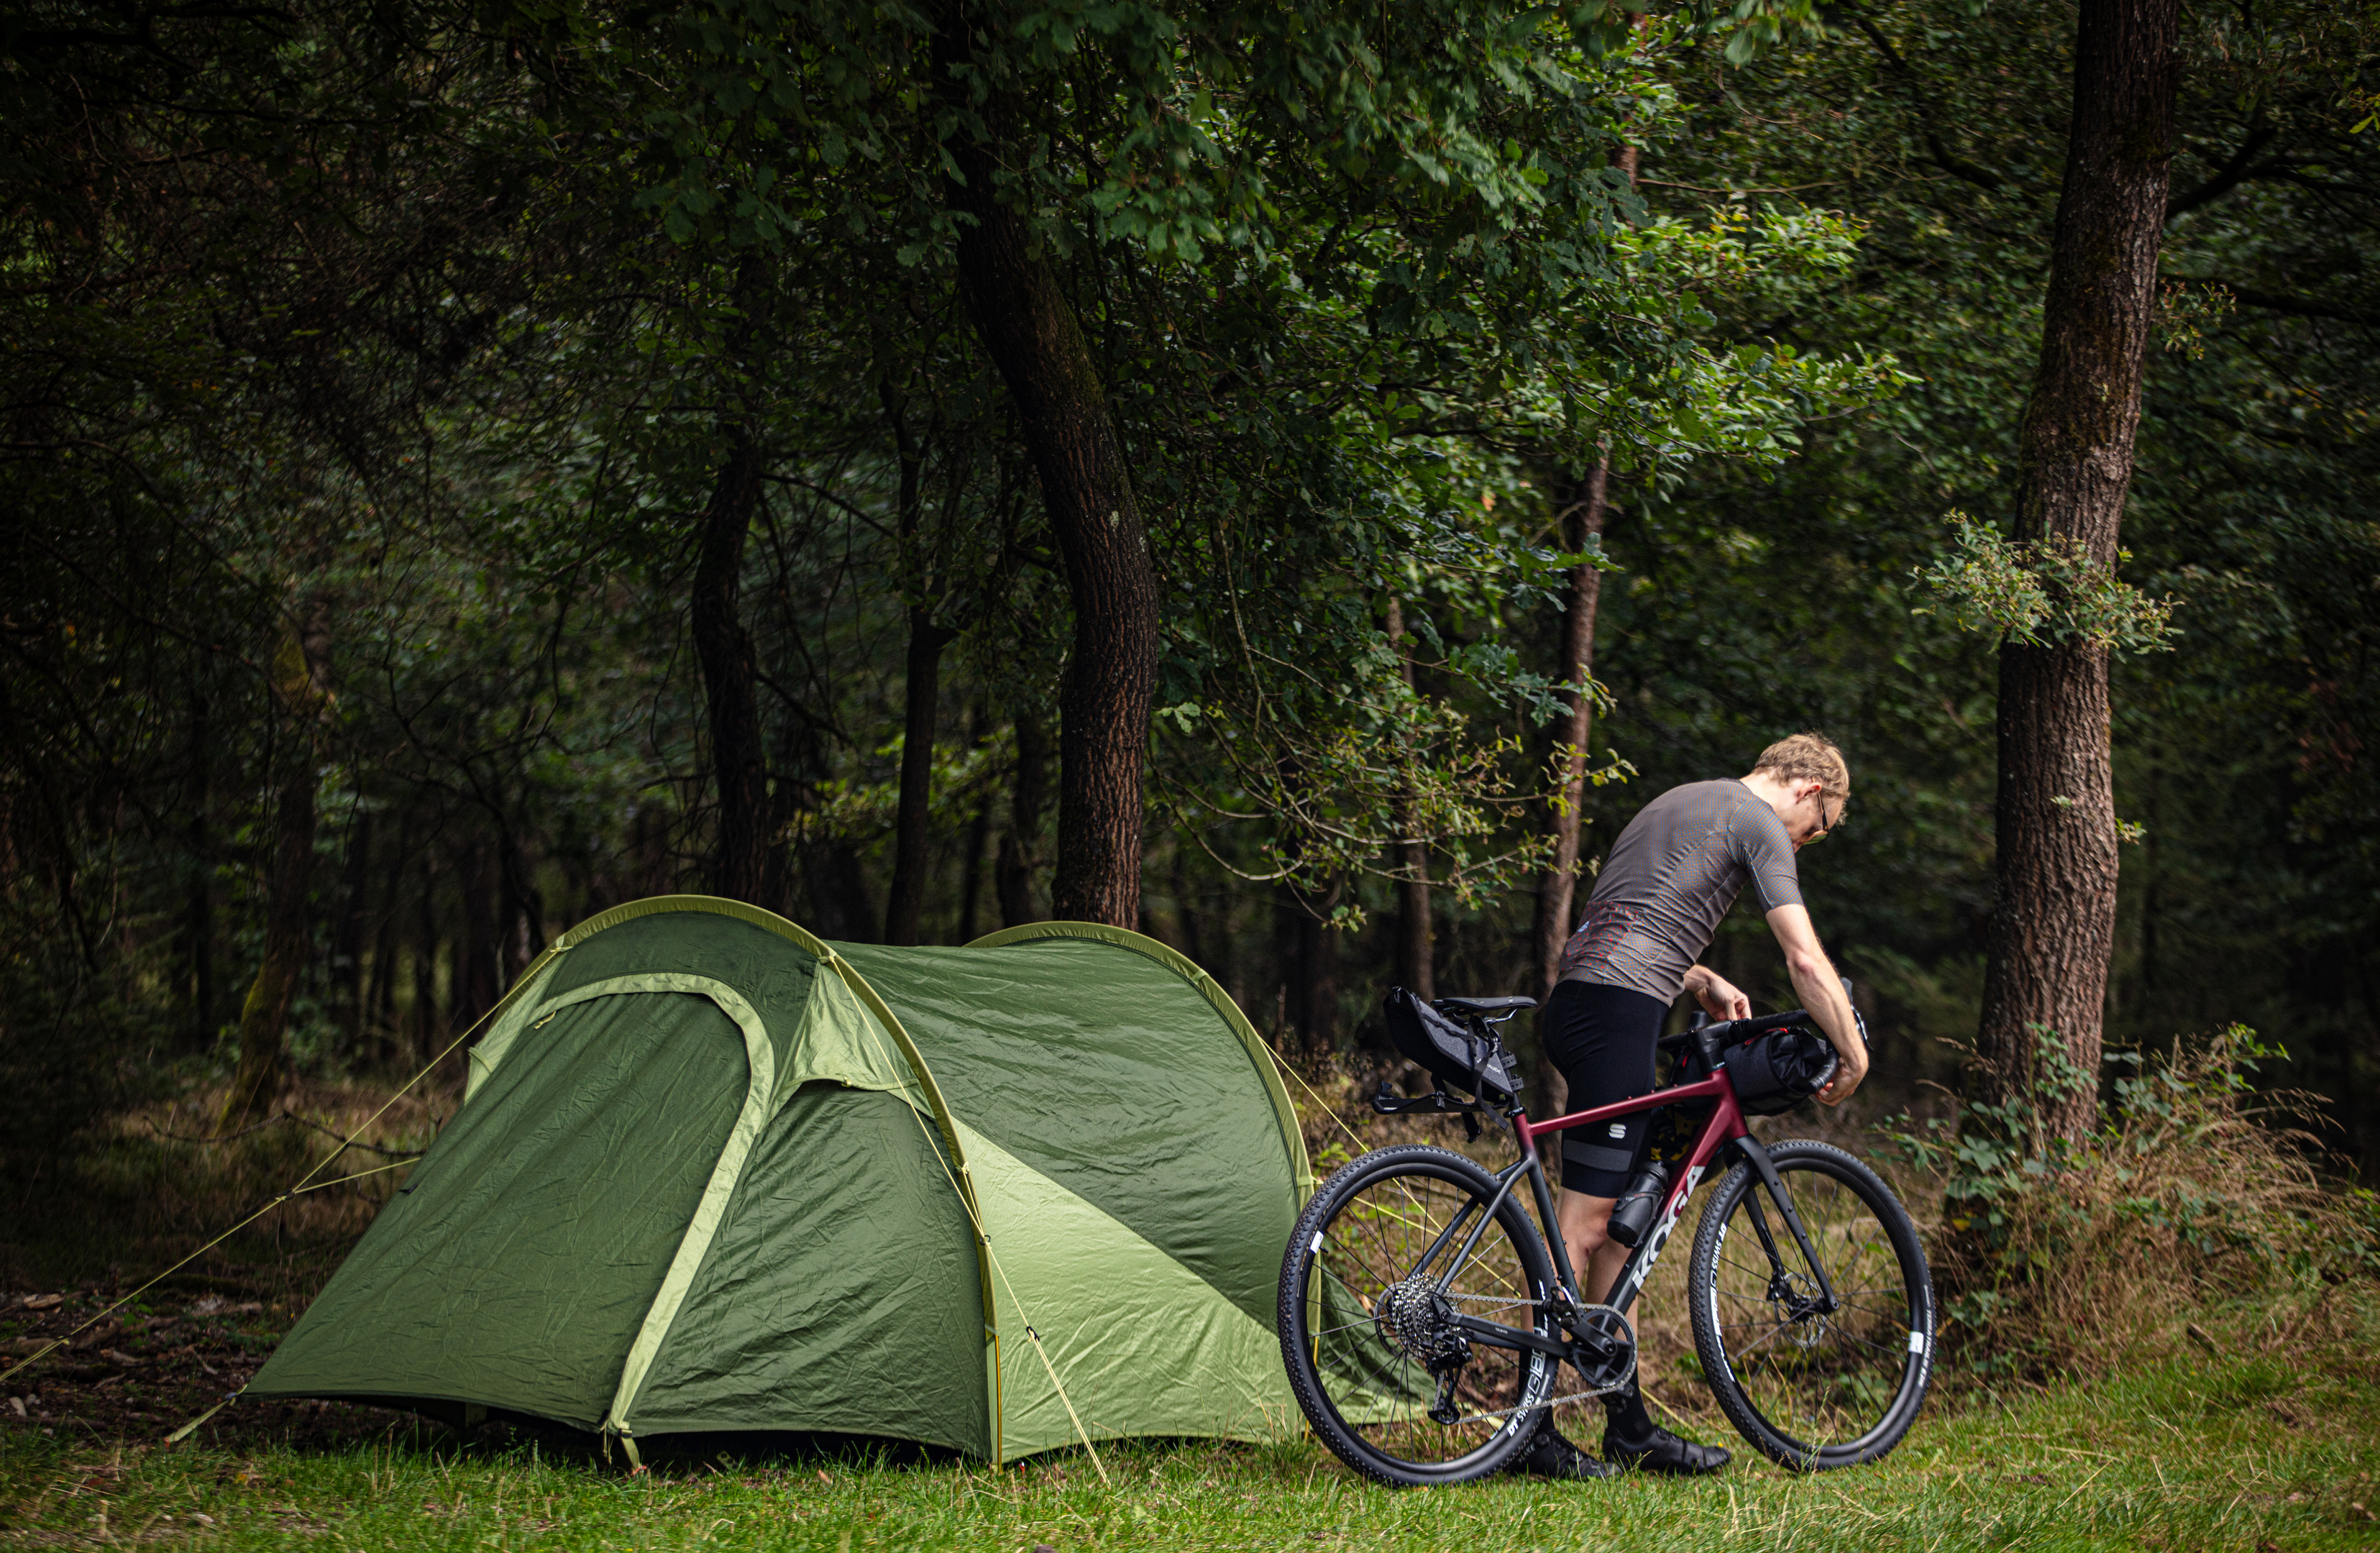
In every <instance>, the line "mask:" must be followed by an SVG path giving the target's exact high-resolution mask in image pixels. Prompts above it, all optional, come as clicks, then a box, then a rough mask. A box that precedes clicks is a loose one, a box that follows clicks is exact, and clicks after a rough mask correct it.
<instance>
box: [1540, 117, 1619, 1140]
mask: <svg viewBox="0 0 2380 1553" xmlns="http://www.w3.org/2000/svg"><path fill="white" fill-rule="evenodd" d="M1617 164H1618V166H1619V168H1620V170H1621V174H1622V175H1624V176H1626V177H1627V179H1628V181H1629V183H1630V184H1632V185H1633V184H1634V183H1635V181H1636V148H1635V147H1634V146H1622V147H1621V148H1620V154H1619V156H1618V158H1617ZM1610 489H1611V449H1610V446H1609V443H1606V444H1605V445H1604V446H1603V447H1602V449H1601V450H1600V451H1599V452H1598V453H1597V455H1596V460H1595V467H1594V468H1593V469H1591V470H1589V471H1588V472H1587V476H1586V478H1585V479H1584V480H1581V481H1580V482H1578V483H1577V484H1576V485H1574V486H1572V487H1570V488H1568V489H1567V490H1565V491H1563V492H1562V512H1561V523H1562V546H1563V548H1564V549H1566V550H1570V551H1573V552H1577V551H1582V550H1585V548H1586V546H1587V541H1588V540H1590V539H1593V538H1595V537H1597V536H1599V535H1601V534H1602V532H1603V525H1604V520H1605V519H1606V518H1607V517H1608V516H1609V510H1610V509H1609V493H1610ZM1602 597H1603V572H1602V570H1601V568H1599V567H1597V566H1595V565H1592V564H1581V565H1578V566H1574V567H1573V568H1572V569H1571V574H1570V597H1569V599H1568V600H1566V601H1564V603H1563V605H1562V626H1561V658H1560V661H1559V662H1557V663H1556V664H1555V666H1554V668H1555V673H1554V677H1555V678H1556V679H1557V680H1559V681H1560V682H1561V683H1563V684H1565V685H1569V686H1574V687H1575V688H1573V690H1572V691H1571V692H1570V694H1569V696H1568V697H1567V698H1566V699H1565V702H1564V706H1563V712H1562V716H1561V717H1560V720H1558V721H1557V722H1556V723H1555V725H1554V762H1555V769H1556V770H1558V771H1559V772H1560V783H1559V784H1558V787H1557V791H1556V795H1555V799H1554V805H1553V813H1552V816H1551V819H1550V822H1549V824H1548V827H1547V829H1548V834H1549V835H1550V836H1551V837H1552V839H1553V843H1554V854H1553V858H1552V861H1551V862H1550V863H1549V864H1548V866H1547V868H1546V873H1545V877H1544V878H1543V879H1542V880H1538V882H1537V920H1536V962H1537V963H1536V989H1535V990H1536V994H1537V1001H1538V1003H1539V1004H1541V1005H1542V1004H1543V1003H1544V1002H1545V1001H1546V1000H1547V999H1548V998H1549V997H1551V996H1552V995H1553V990H1554V977H1555V976H1556V975H1557V974H1559V972H1560V967H1561V952H1562V945H1563V944H1564V943H1566V942H1568V941H1569V940H1570V935H1571V918H1572V916H1573V915H1574V913H1573V910H1572V907H1573V903H1574V902H1575V901H1576V899H1577V896H1578V846H1579V832H1580V829H1581V825H1582V823H1583V821H1584V819H1585V812H1584V811H1585V807H1586V762H1587V742H1588V735H1589V734H1592V733H1593V731H1594V725H1595V695H1594V691H1593V689H1592V688H1591V684H1592V681H1593V680H1594V677H1595V611H1596V605H1597V602H1598V601H1600V600H1601V599H1602ZM1569 1089H1570V1086H1569V1085H1567V1084H1565V1083H1564V1082H1563V1081H1562V1076H1561V1074H1560V1071H1559V1070H1558V1069H1556V1068H1555V1067H1554V1065H1553V1064H1552V1063H1551V1062H1548V1061H1546V1059H1545V1056H1544V1054H1543V1052H1542V1050H1540V1053H1539V1055H1538V1058H1537V1093H1538V1095H1539V1096H1540V1097H1541V1098H1540V1102H1539V1103H1540V1104H1541V1105H1542V1106H1543V1107H1544V1108H1545V1112H1544V1113H1545V1114H1546V1115H1548V1116H1554V1115H1559V1114H1560V1111H1561V1110H1562V1107H1563V1105H1564V1104H1565V1102H1566V1101H1567V1100H1568V1098H1569Z"/></svg>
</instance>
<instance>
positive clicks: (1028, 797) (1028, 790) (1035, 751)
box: [991, 712, 1050, 928]
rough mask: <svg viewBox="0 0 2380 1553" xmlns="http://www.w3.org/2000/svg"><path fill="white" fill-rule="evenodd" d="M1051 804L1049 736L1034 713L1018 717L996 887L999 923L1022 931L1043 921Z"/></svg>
mask: <svg viewBox="0 0 2380 1553" xmlns="http://www.w3.org/2000/svg"><path fill="white" fill-rule="evenodd" d="M1049 801H1050V733H1049V730H1048V729H1046V728H1044V727H1043V726H1042V725H1041V720H1040V719H1039V718H1038V717H1036V716H1034V715H1033V714H1032V713H1031V712H1019V713H1017V714H1016V796H1015V802H1014V805H1013V806H1012V807H1011V808H1010V810H1009V820H1008V831H1007V833H1006V834H1005V835H1003V836H1002V837H1001V838H1000V858H999V860H998V861H997V862H995V863H994V864H993V865H992V870H991V872H992V886H993V888H994V890H995V891H996V892H998V894H999V896H1000V925H1001V926H1002V927H1003V928H1021V927H1023V926H1024V925H1025V924H1026V923H1027V922H1038V921H1040V920H1041V916H1040V913H1039V912H1038V911H1036V910H1035V909H1034V905H1033V871H1034V859H1035V857H1036V855H1037V854H1038V852H1039V850H1040V839H1041V810H1042V807H1043V806H1045V805H1046V804H1048V803H1049Z"/></svg>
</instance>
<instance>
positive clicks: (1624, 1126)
mask: <svg viewBox="0 0 2380 1553" xmlns="http://www.w3.org/2000/svg"><path fill="white" fill-rule="evenodd" d="M1611 1135H1612V1136H1613V1137H1615V1138H1624V1137H1626V1136H1627V1135H1628V1123H1627V1122H1613V1123H1612V1124H1611Z"/></svg>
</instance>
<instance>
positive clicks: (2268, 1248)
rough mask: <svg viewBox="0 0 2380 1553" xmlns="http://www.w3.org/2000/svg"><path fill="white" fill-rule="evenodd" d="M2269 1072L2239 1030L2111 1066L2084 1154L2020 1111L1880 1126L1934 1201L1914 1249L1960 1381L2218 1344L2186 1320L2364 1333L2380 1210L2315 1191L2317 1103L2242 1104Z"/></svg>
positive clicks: (2249, 1035)
mask: <svg viewBox="0 0 2380 1553" xmlns="http://www.w3.org/2000/svg"><path fill="white" fill-rule="evenodd" d="M2050 1044H2051V1043H2050V1042H2048V1041H2045V1049H2047V1048H2048V1047H2049V1046H2050ZM2055 1055H2057V1056H2059V1057H2062V1056H2063V1049H2062V1047H2059V1048H2058V1050H2057V1051H2056V1053H2055ZM2283 1055H2285V1054H2284V1053H2282V1052H2279V1051H2277V1050H2276V1049H2271V1048H2268V1047H2266V1046H2265V1045H2264V1044H2263V1043H2261V1042H2260V1041H2259V1040H2258V1039H2257V1038H2256V1036H2255V1034H2254V1032H2253V1031H2251V1030H2249V1029H2247V1028H2246V1027H2244V1026H2242V1025H2232V1026H2230V1027H2229V1028H2228V1029H2226V1030H2223V1031H2221V1032H2220V1033H2218V1034H2216V1035H2215V1036H2213V1037H2208V1038H2207V1039H2205V1040H2204V1041H2203V1042H2201V1043H2197V1044H2194V1045H2192V1044H2186V1043H2184V1042H2181V1041H2179V1040H2178V1041H2176V1043H2175V1044H2174V1047H2173V1049H2171V1050H2170V1051H2168V1052H2165V1053H2161V1054H2156V1055H2153V1056H2149V1057H2145V1058H2144V1057H2143V1055H2142V1054H2140V1053H2137V1052H2119V1053H2114V1054H2111V1055H2110V1058H2109V1061H2111V1062H2120V1063H2123V1064H2126V1065H2128V1066H2130V1067H2131V1069H2132V1070H2133V1071H2132V1072H2131V1073H2130V1074H2126V1075H2124V1076H2122V1077H2119V1079H2117V1081H2116V1083H2115V1085H2114V1086H2113V1088H2114V1101H2113V1103H2112V1104H2111V1105H2107V1106H2105V1107H2103V1108H2102V1110H2101V1114H2100V1118H2099V1122H2098V1123H2097V1125H2096V1126H2095V1128H2094V1129H2093V1131H2092V1132H2091V1133H2090V1134H2089V1135H2088V1136H2086V1137H2084V1138H2082V1139H2081V1140H2079V1141H2068V1140H2063V1139H2056V1138H2048V1137H2045V1136H2044V1135H2043V1134H2042V1131H2041V1129H2040V1126H2039V1123H2038V1118H2037V1116H2036V1115H2035V1114H2034V1112H2033V1111H2032V1109H2031V1108H2030V1107H2027V1106H2023V1105H2022V1104H2019V1105H2012V1106H2009V1107H2005V1108H1990V1107H1981V1106H1972V1107H1968V1108H1966V1110H1965V1112H1964V1114H1963V1115H1954V1116H1952V1117H1949V1118H1942V1119H1936V1120H1934V1121H1932V1122H1928V1123H1926V1124H1925V1125H1924V1126H1914V1125H1912V1124H1910V1123H1909V1122H1908V1121H1907V1119H1906V1117H1900V1118H1895V1119H1894V1120H1893V1121H1892V1122H1887V1123H1886V1124H1885V1125H1884V1126H1883V1128H1882V1129H1880V1130H1881V1131H1883V1132H1884V1134H1885V1135H1886V1138H1887V1141H1888V1147H1889V1148H1890V1149H1892V1150H1893V1151H1894V1152H1897V1153H1898V1154H1900V1156H1901V1157H1902V1159H1905V1160H1906V1161H1907V1162H1908V1163H1909V1164H1911V1165H1913V1166H1914V1167H1916V1168H1917V1170H1918V1171H1920V1172H1922V1173H1923V1174H1925V1175H1927V1176H1930V1177H1931V1178H1932V1181H1933V1183H1934V1184H1935V1185H1936V1186H1937V1188H1938V1189H1939V1191H1940V1193H1941V1202H1942V1214H1941V1219H1940V1222H1939V1224H1938V1225H1937V1228H1936V1230H1935V1231H1934V1233H1933V1234H1932V1235H1931V1236H1930V1237H1929V1238H1930V1240H1931V1244H1930V1245H1929V1248H1928V1250H1929V1255H1930V1256H1932V1258H1933V1260H1934V1270H1935V1280H1936V1286H1937V1292H1938V1293H1939V1295H1940V1297H1941V1301H1942V1308H1943V1314H1944V1329H1945V1330H1944V1339H1945V1341H1946V1342H1947V1343H1949V1344H1950V1345H1951V1346H1952V1348H1953V1351H1954V1352H1955V1353H1958V1354H1959V1355H1960V1358H1961V1363H1962V1365H1963V1366H1964V1367H1965V1368H1967V1369H1968V1370H1969V1371H1971V1372H1973V1373H1981V1374H1984V1375H1991V1374H1994V1373H2019V1374H2028V1375H2039V1374H2047V1373H2053V1372H2058V1373H2066V1374H2075V1373H2082V1374H2090V1373H2094V1372H2096V1371H2100V1370H2103V1369H2105V1368H2107V1366H2109V1365H2113V1364H2115V1363H2117V1362H2118V1361H2119V1360H2120V1359H2121V1358H2123V1357H2124V1356H2126V1355H2127V1354H2129V1353H2133V1352H2135V1351H2136V1350H2138V1349H2139V1348H2140V1347H2141V1346H2142V1345H2143V1344H2144V1343H2145V1344H2151V1345H2169V1344H2170V1343H2171V1342H2173V1341H2176V1340H2178V1339H2180V1338H2181V1337H2182V1336H2183V1335H2184V1334H2191V1335H2192V1337H2193V1339H2194V1341H2200V1342H2212V1341H2214V1340H2213V1339H2211V1338H2210V1337H2208V1335H2207V1334H2206V1333H2205V1332H2204V1330H2203V1329H2198V1330H2195V1331H2193V1329H2194V1328H2196V1326H2197V1322H2198V1321H2206V1322H2208V1323H2209V1324H2216V1323H2217V1322H2222V1323H2228V1324H2229V1325H2230V1326H2232V1327H2233V1328H2240V1327H2242V1326H2243V1325H2245V1324H2251V1323H2252V1324H2253V1325H2255V1326H2258V1327H2261V1328H2264V1329H2265V1336H2266V1339H2267V1340H2270V1339H2272V1338H2275V1337H2281V1336H2286V1335H2287V1334H2288V1333H2289V1332H2290V1331H2292V1330H2295V1329H2300V1328H2302V1327H2303V1326H2304V1325H2305V1324H2306V1323H2307V1322H2308V1321H2309V1320H2311V1319H2324V1320H2327V1321H2330V1322H2332V1323H2334V1324H2336V1323H2338V1322H2339V1321H2355V1320H2360V1319H2362V1306H2363V1303H2364V1300H2365V1298H2366V1296H2367V1295H2368V1293H2369V1292H2370V1285H2371V1282H2372V1280H2374V1278H2375V1276H2380V1199H2375V1197H2374V1194H2372V1193H2370V1192H2368V1191H2360V1190H2355V1191H2342V1190H2338V1189H2336V1188H2333V1187H2331V1186H2329V1185H2327V1184H2325V1182H2324V1180H2323V1178H2322V1175H2321V1173H2320V1171H2319V1169H2318V1161H2319V1160H2320V1159H2321V1154H2320V1151H2319V1149H2318V1147H2316V1140H2315V1138H2314V1137H2313V1134H2312V1133H2311V1131H2310V1130H2309V1129H2310V1127H2311V1126H2313V1125H2314V1124H2316V1123H2317V1122H2318V1120H2319V1119H2318V1116H2317V1113H2316V1112H2315V1110H2314V1109H2313V1099H2312V1098H2311V1097H2308V1096H2305V1095H2303V1094H2301V1093H2298V1092H2294V1091H2283V1092H2278V1093H2275V1092H2262V1091H2258V1090H2257V1089H2255V1088H2254V1087H2253V1083H2252V1078H2251V1075H2252V1074H2253V1073H2254V1071H2255V1068H2256V1066H2257V1063H2258V1062H2259V1060H2261V1059H2265V1058H2273V1057H2279V1056H2283ZM2342 1285H2350V1286H2352V1287H2351V1288H2350V1291H2349V1293H2348V1297H2347V1298H2346V1299H2345V1300H2344V1301H2339V1300H2335V1299H2334V1298H2333V1296H2334V1294H2335V1293H2336V1292H2338V1290H2339V1288H2340V1287H2341V1286H2342ZM2193 1317H2195V1318H2196V1319H2195V1320H2193Z"/></svg>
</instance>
